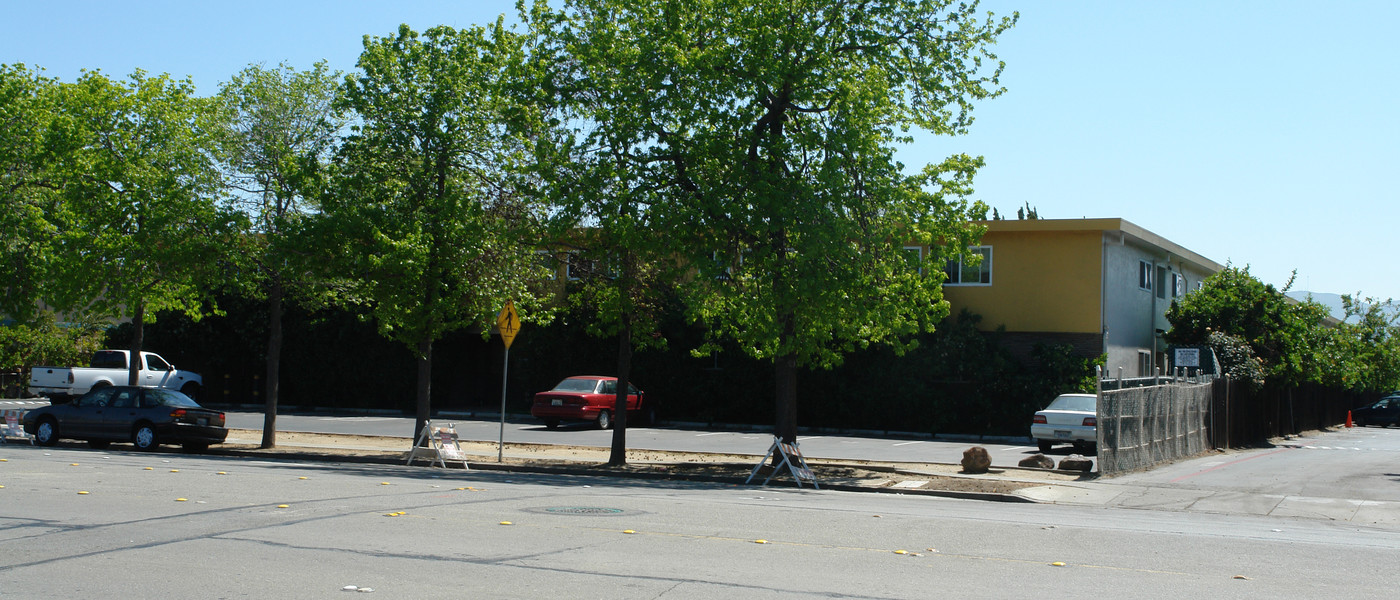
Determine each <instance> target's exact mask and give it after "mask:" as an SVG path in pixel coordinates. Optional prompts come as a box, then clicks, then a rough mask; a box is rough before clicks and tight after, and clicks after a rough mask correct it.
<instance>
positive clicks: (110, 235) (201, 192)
mask: <svg viewBox="0 0 1400 600" xmlns="http://www.w3.org/2000/svg"><path fill="white" fill-rule="evenodd" d="M56 105H57V107H58V109H59V114H60V115H61V116H60V117H58V118H56V119H55V121H54V123H53V125H52V129H53V132H52V133H51V135H50V139H49V142H48V143H49V144H50V147H51V148H53V149H55V155H54V159H53V160H54V169H53V171H52V173H53V180H52V181H53V182H54V184H55V185H56V186H57V187H58V188H59V189H60V190H61V192H60V193H61V203H59V205H57V206H55V207H54V209H55V211H54V213H52V214H51V216H50V218H52V219H54V221H55V222H56V224H57V233H56V239H55V247H56V249H57V250H56V252H55V260H54V261H53V264H54V268H53V269H52V270H51V271H50V279H49V280H50V281H51V282H53V283H54V287H53V288H52V290H51V293H50V294H49V298H50V303H51V304H53V305H54V307H55V308H57V309H60V310H65V311H70V312H73V313H76V314H80V315H81V314H88V315H94V316H97V317H101V318H118V317H127V316H129V317H131V318H132V319H133V325H134V334H133V336H132V340H131V346H130V349H131V352H132V356H133V360H132V361H131V366H130V372H129V373H130V374H129V382H130V383H131V384H135V383H136V377H137V372H138V371H139V368H140V361H139V360H136V359H135V358H136V357H138V356H139V353H140V351H141V348H142V333H143V331H144V329H143V328H144V325H145V322H146V320H147V318H148V316H150V318H154V316H153V315H154V314H155V313H156V312H157V311H161V310H178V311H182V312H184V313H186V314H187V315H190V316H191V317H194V318H198V317H199V316H202V315H204V314H206V313H208V312H211V311H214V310H216V307H214V306H212V304H211V303H210V298H211V294H210V289H211V288H212V284H211V283H212V282H215V281H217V279H218V277H219V276H222V274H223V273H222V269H221V268H220V266H221V255H220V252H221V250H222V249H223V248H225V247H226V245H227V242H228V233H229V232H230V231H231V229H232V227H231V226H232V223H233V221H234V219H235V217H234V216H233V215H229V214H225V213H221V212H220V211H219V210H218V208H217V205H216V194H217V192H218V176H217V175H218V174H217V171H216V169H215V167H214V161H213V148H212V142H211V137H210V135H209V134H210V129H211V125H212V123H211V117H212V111H211V110H210V103H209V102H208V101H207V99H201V98H197V97H196V96H195V95H194V85H193V84H192V83H191V82H190V81H189V80H188V79H186V80H179V81H177V80H175V79H172V78H171V77H170V76H169V75H160V76H156V77H149V76H147V75H146V74H145V73H144V72H142V71H139V70H138V71H136V72H135V73H134V74H132V75H131V77H130V78H129V79H128V80H127V81H126V82H118V81H113V80H110V79H108V78H107V77H105V76H103V75H102V74H101V73H98V72H87V73H84V74H83V75H82V77H80V78H79V79H78V81H76V82H75V83H72V84H64V85H62V87H61V89H60V91H59V93H58V97H57V100H56Z"/></svg>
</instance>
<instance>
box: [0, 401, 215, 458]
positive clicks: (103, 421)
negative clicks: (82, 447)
mask: <svg viewBox="0 0 1400 600" xmlns="http://www.w3.org/2000/svg"><path fill="white" fill-rule="evenodd" d="M24 431H25V433H28V434H30V435H33V436H34V441H35V443H37V444H39V445H41V446H52V445H54V444H56V443H58V440H60V439H70V440H86V441H87V442H88V444H89V445H91V446H92V447H93V448H98V449H101V448H106V447H107V446H108V445H109V444H111V443H112V442H131V443H132V444H134V445H135V446H136V448H137V449H138V450H153V449H155V448H156V447H157V446H159V445H161V444H180V445H182V446H184V448H185V450H187V451H190V452H199V451H202V450H204V449H207V448H208V447H209V445H210V444H221V443H223V441H224V440H225V439H226V438H227V437H228V430H227V429H225V428H224V413H222V412H219V411H217V410H210V409H207V408H204V407H202V406H200V405H199V404H197V403H195V401H194V400H191V399H190V397H189V396H186V395H184V394H181V393H180V392H177V391H174V390H166V389H159V388H141V387H131V386H112V387H103V388H97V389H94V390H92V391H90V392H88V393H86V394H83V395H82V396H81V397H79V398H78V399H77V400H74V401H72V402H70V403H68V404H56V405H53V406H45V407H42V408H36V409H34V410H31V411H29V412H27V413H25V414H24Z"/></svg>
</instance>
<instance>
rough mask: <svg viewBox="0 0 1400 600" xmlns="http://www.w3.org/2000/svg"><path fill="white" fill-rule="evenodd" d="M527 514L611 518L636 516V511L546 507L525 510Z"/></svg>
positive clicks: (599, 507)
mask: <svg viewBox="0 0 1400 600" xmlns="http://www.w3.org/2000/svg"><path fill="white" fill-rule="evenodd" d="M526 510H528V511H529V512H535V513H545V514H551V515H586V516H592V517H613V516H617V515H626V514H636V511H629V510H626V509H621V508H608V507H603V506H548V507H544V508H530V509H526Z"/></svg>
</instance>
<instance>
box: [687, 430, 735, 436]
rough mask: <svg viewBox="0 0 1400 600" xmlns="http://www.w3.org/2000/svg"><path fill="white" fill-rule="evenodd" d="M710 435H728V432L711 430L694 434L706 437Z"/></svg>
mask: <svg viewBox="0 0 1400 600" xmlns="http://www.w3.org/2000/svg"><path fill="white" fill-rule="evenodd" d="M711 435H729V432H727V431H712V432H710V433H697V434H695V437H706V436H711Z"/></svg>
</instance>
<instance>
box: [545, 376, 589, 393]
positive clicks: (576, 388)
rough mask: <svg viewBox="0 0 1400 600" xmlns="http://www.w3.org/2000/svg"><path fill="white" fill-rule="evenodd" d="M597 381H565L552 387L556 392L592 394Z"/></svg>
mask: <svg viewBox="0 0 1400 600" xmlns="http://www.w3.org/2000/svg"><path fill="white" fill-rule="evenodd" d="M597 386H598V380H597V379H573V378H570V379H565V380H563V381H561V382H559V385H556V386H554V391H556V392H586V393H592V392H593V390H595V389H597Z"/></svg>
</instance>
